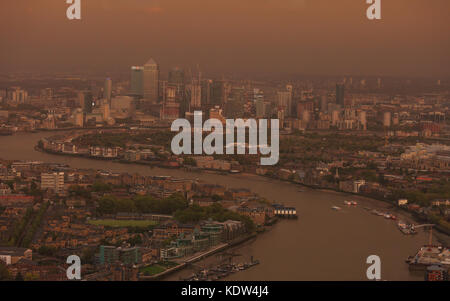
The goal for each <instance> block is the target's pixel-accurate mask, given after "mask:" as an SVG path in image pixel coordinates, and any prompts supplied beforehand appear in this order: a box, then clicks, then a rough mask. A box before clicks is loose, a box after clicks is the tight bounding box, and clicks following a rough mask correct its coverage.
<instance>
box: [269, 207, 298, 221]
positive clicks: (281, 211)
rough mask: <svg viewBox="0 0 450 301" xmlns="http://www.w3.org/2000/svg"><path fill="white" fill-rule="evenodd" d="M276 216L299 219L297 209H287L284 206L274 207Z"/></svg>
mask: <svg viewBox="0 0 450 301" xmlns="http://www.w3.org/2000/svg"><path fill="white" fill-rule="evenodd" d="M273 207H274V208H275V210H274V214H275V216H277V217H281V218H294V219H295V218H298V216H297V209H296V208H295V207H285V206H283V205H273Z"/></svg>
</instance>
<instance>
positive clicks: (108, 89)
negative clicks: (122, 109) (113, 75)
mask: <svg viewBox="0 0 450 301" xmlns="http://www.w3.org/2000/svg"><path fill="white" fill-rule="evenodd" d="M111 95H112V80H111V79H110V78H107V79H106V80H105V88H104V90H103V98H104V99H106V100H108V101H111Z"/></svg>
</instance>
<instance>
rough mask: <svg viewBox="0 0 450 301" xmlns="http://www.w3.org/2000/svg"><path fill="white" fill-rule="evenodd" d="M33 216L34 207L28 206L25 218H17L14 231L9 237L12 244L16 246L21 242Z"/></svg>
mask: <svg viewBox="0 0 450 301" xmlns="http://www.w3.org/2000/svg"><path fill="white" fill-rule="evenodd" d="M32 216H33V209H32V208H28V209H27V211H25V215H24V216H23V218H21V219H19V220H17V221H16V222H15V223H14V231H13V233H12V235H11V237H10V239H9V243H10V244H11V245H13V246H15V245H17V244H18V243H19V240H20V238H21V237H22V233H23V232H24V231H25V228H26V226H27V225H28V223H29V222H30V220H31V218H32Z"/></svg>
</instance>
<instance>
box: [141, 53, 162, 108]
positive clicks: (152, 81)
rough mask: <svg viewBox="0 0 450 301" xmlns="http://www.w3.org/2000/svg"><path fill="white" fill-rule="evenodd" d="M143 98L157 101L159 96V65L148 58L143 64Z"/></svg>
mask: <svg viewBox="0 0 450 301" xmlns="http://www.w3.org/2000/svg"><path fill="white" fill-rule="evenodd" d="M143 79H144V81H143V82H144V100H146V101H149V102H152V103H157V102H158V98H159V66H158V64H157V63H156V62H155V60H153V59H150V60H149V61H148V62H147V63H146V64H145V65H144V76H143Z"/></svg>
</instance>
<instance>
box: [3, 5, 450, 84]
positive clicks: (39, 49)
mask: <svg viewBox="0 0 450 301" xmlns="http://www.w3.org/2000/svg"><path fill="white" fill-rule="evenodd" d="M367 7H368V5H367V4H366V1H363V0H341V1H327V0H314V1H308V0H296V1H294V0H265V1H257V0H247V1H240V0H228V1H223V0H218V1H206V0H191V1H184V0H183V1H181V0H166V1H153V0H152V1H143V0H128V1H125V0H117V1H106V0H102V1H89V0H83V1H82V9H83V12H82V14H83V18H82V20H81V21H75V22H72V21H68V20H67V19H66V16H65V10H66V9H67V4H66V3H65V1H62V0H61V1H54V0H41V1H30V0H20V1H2V2H1V4H0V36H1V37H2V47H1V51H0V66H2V68H1V70H2V72H9V71H14V72H32V71H39V72H52V71H59V72H61V71H63V72H71V71H94V72H97V71H100V72H103V71H104V72H109V71H127V70H128V66H130V65H136V64H142V63H143V62H144V61H145V60H147V59H148V57H150V56H151V57H155V58H156V59H157V60H158V62H159V63H160V65H161V66H163V69H164V68H165V69H168V68H172V67H174V66H181V67H185V66H193V65H194V66H195V65H197V64H199V65H200V67H201V69H202V70H203V71H205V72H217V73H220V72H230V71H233V72H255V73H256V72H268V73H299V74H320V75H325V74H326V75H342V74H354V75H358V74H364V75H380V76H392V75H394V76H397V75H399V76H404V75H408V76H425V77H429V76H437V77H442V76H444V77H445V76H448V75H449V68H448V67H449V66H450V59H449V56H448V53H450V42H449V39H448V36H447V35H448V31H449V29H450V23H449V22H448V19H447V12H448V11H449V8H450V2H448V1H445V0H433V1H423V0H398V1H384V2H383V6H382V20H380V21H369V20H367V18H366V16H365V11H366V9H367Z"/></svg>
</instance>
